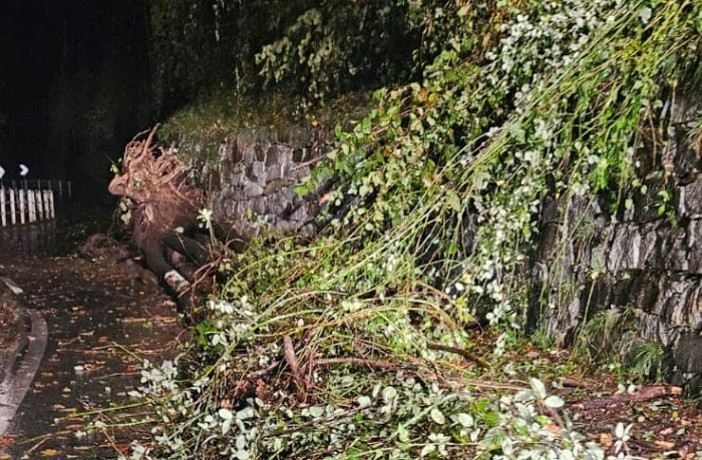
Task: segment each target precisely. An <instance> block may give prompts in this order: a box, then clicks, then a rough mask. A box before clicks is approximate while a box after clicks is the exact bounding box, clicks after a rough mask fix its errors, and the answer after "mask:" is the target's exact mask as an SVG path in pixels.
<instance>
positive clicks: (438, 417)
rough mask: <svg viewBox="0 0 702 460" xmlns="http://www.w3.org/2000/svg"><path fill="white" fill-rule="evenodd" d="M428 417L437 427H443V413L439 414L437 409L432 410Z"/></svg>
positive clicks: (444, 419)
mask: <svg viewBox="0 0 702 460" xmlns="http://www.w3.org/2000/svg"><path fill="white" fill-rule="evenodd" d="M429 416H430V417H431V419H432V420H434V422H436V423H437V424H439V425H443V424H444V423H446V417H444V414H443V412H441V411H440V410H439V409H437V408H434V409H432V410H431V412H430V413H429Z"/></svg>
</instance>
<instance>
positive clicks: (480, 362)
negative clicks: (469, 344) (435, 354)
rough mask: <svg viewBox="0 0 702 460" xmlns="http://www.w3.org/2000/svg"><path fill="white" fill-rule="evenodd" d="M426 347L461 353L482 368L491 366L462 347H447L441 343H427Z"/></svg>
mask: <svg viewBox="0 0 702 460" xmlns="http://www.w3.org/2000/svg"><path fill="white" fill-rule="evenodd" d="M427 348H428V349H430V350H438V351H445V352H447V353H454V354H457V355H461V356H463V357H464V358H465V359H467V360H469V361H473V362H474V363H475V364H477V365H478V366H480V367H482V368H484V369H490V368H492V365H491V364H490V363H489V362H487V361H485V360H484V359H483V358H481V357H480V356H478V355H476V354H473V353H471V352H470V351H468V350H464V349H463V348H456V347H449V346H448V345H441V344H440V343H427Z"/></svg>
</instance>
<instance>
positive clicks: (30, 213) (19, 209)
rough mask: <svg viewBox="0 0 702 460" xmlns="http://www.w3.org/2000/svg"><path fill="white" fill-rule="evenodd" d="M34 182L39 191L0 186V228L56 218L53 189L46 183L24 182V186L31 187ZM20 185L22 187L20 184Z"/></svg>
mask: <svg viewBox="0 0 702 460" xmlns="http://www.w3.org/2000/svg"><path fill="white" fill-rule="evenodd" d="M35 182H36V184H37V185H38V186H39V187H40V188H39V189H33V188H19V189H15V188H6V187H5V186H4V185H0V227H6V226H7V225H8V224H9V225H16V224H17V223H18V222H19V224H21V225H24V224H25V223H30V224H32V223H34V222H39V221H43V220H50V219H55V218H56V207H55V206H56V202H55V198H54V196H55V195H54V190H53V187H51V184H50V182H48V181H44V182H42V181H24V184H26V185H32V186H33V185H34V184H35ZM20 185H23V184H22V182H20ZM43 185H46V188H43Z"/></svg>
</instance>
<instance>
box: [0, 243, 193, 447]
mask: <svg viewBox="0 0 702 460" xmlns="http://www.w3.org/2000/svg"><path fill="white" fill-rule="evenodd" d="M81 236H83V235H81ZM75 239H79V238H75ZM74 249H75V246H74ZM67 252H68V253H67V254H66V255H62V256H58V257H56V256H47V255H46V254H39V255H38V256H36V255H34V256H28V255H26V254H20V255H14V256H12V257H7V256H5V257H2V260H1V262H0V275H1V276H9V277H11V278H12V279H13V280H14V281H15V282H16V283H17V284H18V285H19V286H21V287H22V289H23V290H24V294H23V295H22V296H21V297H22V300H23V302H24V304H25V305H26V306H27V307H28V308H31V309H36V310H38V311H39V312H40V313H41V314H42V315H43V316H44V318H45V319H46V322H47V324H48V341H47V347H46V352H45V354H44V359H43V361H42V364H41V366H40V367H39V370H38V372H37V375H36V377H35V379H34V381H33V383H32V385H31V387H30V388H29V390H28V392H27V395H26V397H25V398H24V400H23V402H22V404H21V405H20V407H19V409H18V412H17V415H16V416H15V419H14V420H13V424H12V426H11V428H10V430H9V432H8V433H5V434H4V435H2V436H0V459H14V458H17V459H20V458H95V459H101V458H116V457H117V456H118V454H119V453H120V452H126V450H127V448H128V446H129V444H130V443H131V442H132V441H133V440H134V439H138V438H139V437H140V433H143V432H144V422H145V418H146V417H147V414H149V410H148V408H146V407H140V406H139V405H138V403H137V404H135V403H136V402H137V401H136V400H132V399H131V398H130V396H129V392H130V391H131V390H133V389H135V388H136V387H137V386H138V384H139V379H140V364H141V363H142V362H143V360H144V359H148V360H150V361H151V362H160V361H161V360H163V359H167V358H172V357H174V356H175V355H176V354H177V353H178V347H179V343H180V340H179V339H180V338H181V335H182V328H181V326H180V325H179V321H178V318H177V312H176V308H175V303H174V302H173V301H172V299H171V298H170V297H169V296H168V295H167V294H165V293H164V291H163V290H162V289H161V288H160V287H159V286H157V285H154V284H148V283H147V284H144V282H143V281H142V280H143V277H142V276H140V275H141V274H140V273H139V272H138V271H135V269H134V265H133V264H131V265H130V264H127V263H124V262H121V261H119V260H118V256H119V254H117V253H116V252H114V251H110V250H109V248H108V249H107V250H105V251H103V253H102V254H101V255H99V256H97V257H91V258H86V257H81V256H79V255H77V254H76V251H75V250H69V251H67ZM8 318H9V316H8ZM4 330H5V331H6V332H4V333H3V334H1V335H3V336H7V338H8V340H9V337H10V336H11V335H12V334H10V333H9V331H10V330H11V329H4ZM130 405H132V406H136V407H133V408H131V409H130V410H124V409H123V408H124V407H125V406H130ZM91 428H92V429H91Z"/></svg>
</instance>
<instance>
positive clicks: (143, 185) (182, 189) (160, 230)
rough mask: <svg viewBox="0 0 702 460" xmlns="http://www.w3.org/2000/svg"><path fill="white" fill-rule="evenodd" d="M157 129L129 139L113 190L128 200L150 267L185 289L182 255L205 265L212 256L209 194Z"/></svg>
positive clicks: (130, 222)
mask: <svg viewBox="0 0 702 460" xmlns="http://www.w3.org/2000/svg"><path fill="white" fill-rule="evenodd" d="M157 129H158V126H156V127H154V128H153V129H152V130H150V131H144V132H142V133H139V134H138V135H137V136H136V137H135V138H134V139H133V140H132V141H131V142H130V143H129V144H127V147H126V148H125V151H124V157H123V159H122V168H121V171H120V172H119V174H117V175H116V176H115V177H114V179H112V181H111V182H110V185H109V187H108V190H109V191H110V193H111V194H113V195H115V196H119V197H123V198H124V199H126V200H124V201H125V203H126V205H125V208H126V212H127V213H128V214H127V215H128V216H129V218H128V219H125V220H126V221H127V222H128V226H129V229H130V230H131V234H132V242H133V244H134V246H135V247H136V248H137V249H138V250H139V251H141V252H142V253H143V255H144V258H145V259H146V264H147V266H148V267H149V269H150V270H151V271H153V272H154V273H155V274H156V276H157V277H158V279H159V280H161V281H165V282H166V283H167V284H168V285H169V286H170V287H171V288H172V289H174V290H175V291H176V293H178V294H182V293H183V292H184V291H186V290H187V289H188V288H189V282H188V281H187V280H185V278H184V277H183V276H182V275H181V274H180V271H178V270H175V269H176V268H177V266H178V265H179V262H180V260H182V259H183V258H185V259H187V260H188V261H190V262H194V263H195V264H196V265H197V266H201V265H203V264H205V263H206V262H207V261H208V260H209V259H210V251H209V247H208V244H209V242H208V239H207V236H206V235H204V234H202V233H201V232H199V231H198V230H199V229H198V220H197V217H198V211H199V210H200V209H201V208H202V207H203V204H204V195H203V192H202V190H200V189H199V188H198V187H196V186H195V185H193V184H190V183H188V180H187V179H188V175H189V172H190V171H189V168H188V167H186V165H184V164H183V162H182V161H181V160H180V158H178V156H176V155H174V154H173V153H172V152H170V151H168V150H166V149H164V148H163V147H161V146H159V145H157V144H154V142H153V140H154V135H155V134H156V130H157ZM146 134H148V135H147V136H146V138H144V136H145V135H146Z"/></svg>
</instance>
